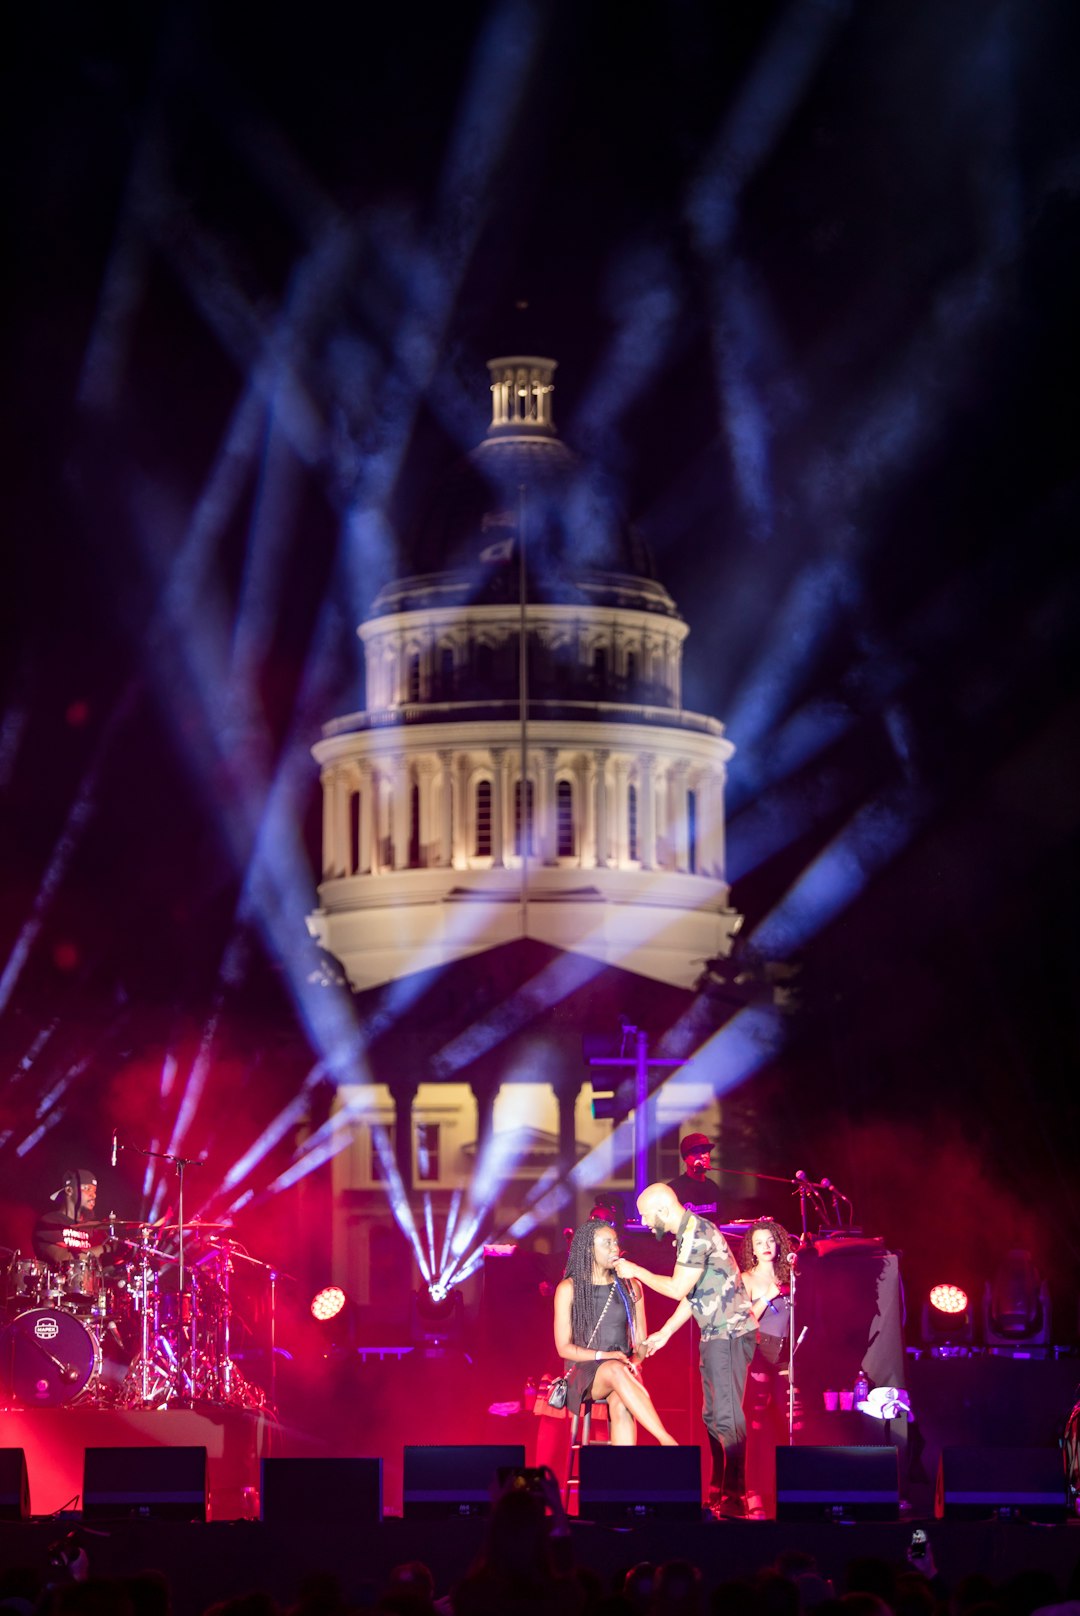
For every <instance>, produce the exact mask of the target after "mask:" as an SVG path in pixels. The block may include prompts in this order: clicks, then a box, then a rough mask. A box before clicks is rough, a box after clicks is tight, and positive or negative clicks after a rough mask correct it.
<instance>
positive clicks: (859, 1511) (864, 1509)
mask: <svg viewBox="0 0 1080 1616" xmlns="http://www.w3.org/2000/svg"><path fill="white" fill-rule="evenodd" d="M899 1516H900V1460H899V1455H898V1452H897V1450H896V1448H862V1447H836V1448H833V1447H806V1448H777V1450H776V1518H777V1520H781V1521H805V1520H818V1521H820V1520H848V1521H895V1520H898V1519H899Z"/></svg>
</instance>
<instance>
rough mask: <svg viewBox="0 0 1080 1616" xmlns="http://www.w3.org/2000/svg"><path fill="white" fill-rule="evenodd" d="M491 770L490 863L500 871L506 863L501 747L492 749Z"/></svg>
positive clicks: (504, 769) (503, 761)
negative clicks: (492, 778) (492, 774)
mask: <svg viewBox="0 0 1080 1616" xmlns="http://www.w3.org/2000/svg"><path fill="white" fill-rule="evenodd" d="M491 763H492V769H493V771H494V775H495V781H494V788H493V790H492V793H491V862H492V865H493V866H494V868H495V869H497V870H501V869H502V867H503V865H504V864H505V863H506V752H505V750H504V748H503V747H501V746H497V747H493V748H492V753H491Z"/></svg>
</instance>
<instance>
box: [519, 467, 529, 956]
mask: <svg viewBox="0 0 1080 1616" xmlns="http://www.w3.org/2000/svg"><path fill="white" fill-rule="evenodd" d="M518 603H519V617H518V717H519V722H520V729H521V788H520V789H521V795H520V802H521V808H520V816H519V824H520V830H521V935H522V937H527V936H528V934H529V832H530V830H531V828H532V819H531V815H530V814H529V777H528V762H529V748H528V711H529V657H528V643H527V641H526V638H525V633H526V629H525V623H526V618H525V485H524V483H522V484H519V486H518Z"/></svg>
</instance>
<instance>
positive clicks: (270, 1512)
mask: <svg viewBox="0 0 1080 1616" xmlns="http://www.w3.org/2000/svg"><path fill="white" fill-rule="evenodd" d="M259 1519H260V1520H262V1521H266V1522H267V1523H268V1524H269V1525H272V1526H294V1525H299V1524H303V1525H305V1526H310V1525H314V1524H317V1523H318V1524H325V1525H327V1526H334V1527H354V1526H377V1525H378V1524H379V1522H380V1521H381V1520H382V1460H381V1459H336V1458H326V1459H324V1458H318V1459H263V1460H261V1462H260V1465H259Z"/></svg>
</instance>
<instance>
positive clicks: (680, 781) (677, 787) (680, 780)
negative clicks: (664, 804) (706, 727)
mask: <svg viewBox="0 0 1080 1616" xmlns="http://www.w3.org/2000/svg"><path fill="white" fill-rule="evenodd" d="M686 771H687V765H686V764H685V763H681V762H680V763H676V764H674V765H673V767H672V770H671V807H672V822H671V831H672V836H673V837H674V842H675V868H676V869H677V870H678V871H679V873H680V874H681V875H685V874H686V872H687V871H688V870H689V868H690V837H689V827H688V825H687V823H686Z"/></svg>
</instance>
